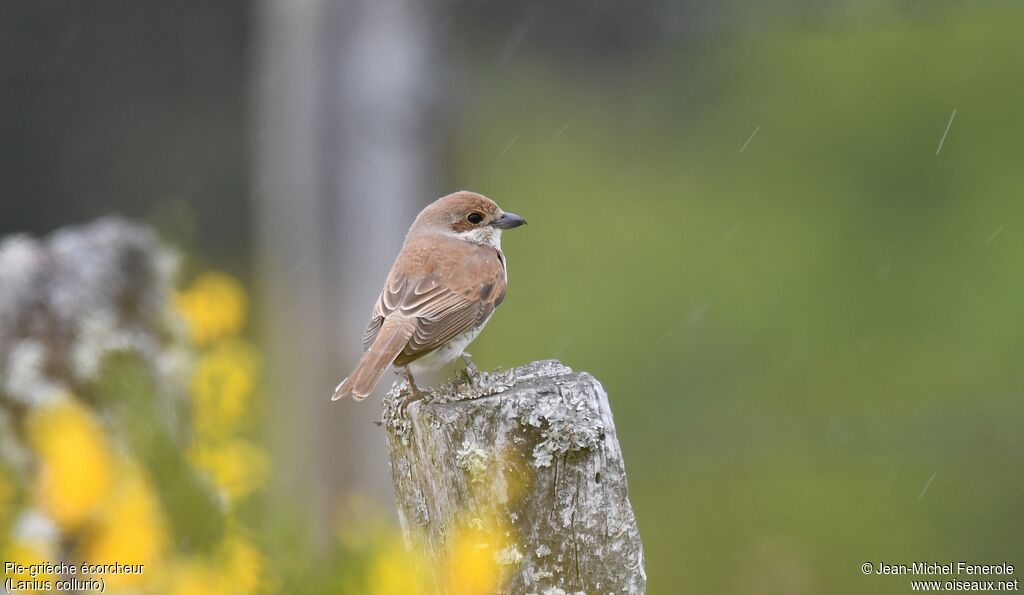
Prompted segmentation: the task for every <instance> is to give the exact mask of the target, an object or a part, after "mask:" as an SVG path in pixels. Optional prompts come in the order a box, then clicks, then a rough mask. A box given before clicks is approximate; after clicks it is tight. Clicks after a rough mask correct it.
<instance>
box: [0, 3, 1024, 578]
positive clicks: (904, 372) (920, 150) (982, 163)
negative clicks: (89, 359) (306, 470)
mask: <svg viewBox="0 0 1024 595" xmlns="http://www.w3.org/2000/svg"><path fill="white" fill-rule="evenodd" d="M595 7H596V8H595ZM5 10H7V12H8V13H9V14H8V15H7V17H8V20H7V21H6V22H5V26H6V27H8V28H10V27H14V26H15V25H16V23H18V21H14V20H11V18H12V17H11V14H10V13H17V12H18V10H14V9H5ZM196 10H199V9H198V8H197V9H196ZM211 10H212V9H211ZM218 11H219V12H218V15H214V16H212V17H209V19H210V22H213V23H221V24H224V23H225V22H226V23H228V24H231V27H235V26H236V25H237V23H238V22H239V21H236V20H235V19H241V21H240V22H242V23H243V24H244V23H246V22H247V21H245V19H244V17H242V16H237V15H236V13H235V12H232V11H238V14H240V15H244V14H246V13H245V7H244V6H241V5H239V6H234V7H232V8H231V10H229V9H227V8H223V7H222V8H221V9H218ZM220 13H224V14H220ZM225 14H226V15H227V16H224V15H225ZM175 15H176V17H177V18H181V19H183V20H184V22H186V23H188V22H190V21H189V19H190V18H191V17H189V16H188V15H182V14H178V13H175ZM430 18H433V19H436V26H437V27H444V29H443V34H442V35H441V39H442V42H441V45H442V50H443V53H442V58H441V60H447V61H448V62H447V68H448V72H449V74H448V75H447V76H449V77H450V78H448V79H446V81H447V83H448V84H449V85H450V86H449V87H448V88H447V89H446V95H445V99H444V100H443V101H442V103H444V104H445V105H446V108H447V110H448V113H449V116H448V118H449V119H448V120H447V125H446V126H447V128H448V131H449V132H448V133H447V134H446V135H445V136H444V138H443V142H442V141H441V140H438V151H442V150H443V151H445V161H446V166H445V167H446V169H445V170H444V172H443V175H442V180H441V181H440V182H439V184H438V186H437V188H434V189H430V191H429V192H426V191H425V193H424V196H423V197H422V200H423V201H424V202H425V201H427V200H430V199H432V198H434V197H436V196H438V195H440V194H442V193H445V192H447V191H450V190H454V189H458V188H467V189H473V190H477V191H480V192H483V193H485V194H487V195H489V196H491V197H493V198H494V199H495V200H497V201H498V202H499V204H501V205H502V206H503V207H504V208H505V209H507V210H510V211H514V212H516V213H520V214H522V215H524V216H526V217H527V218H528V219H529V221H530V225H529V227H527V228H526V229H525V230H524V231H521V232H516V233H514V234H512V233H510V234H507V235H506V238H505V242H504V244H505V245H504V248H505V251H506V254H507V256H508V260H509V267H510V288H509V292H508V298H507V300H506V302H505V303H504V305H503V307H502V308H501V310H500V312H499V313H498V315H497V316H495V318H494V319H493V321H492V322H491V323H490V325H489V326H488V330H487V332H486V333H484V334H483V335H482V336H481V337H480V339H478V341H477V342H476V343H475V344H474V347H473V349H472V351H473V354H474V356H475V357H476V359H477V363H478V365H480V366H481V367H486V368H493V367H497V366H511V365H516V364H520V363H524V362H527V361H530V360H535V359H541V358H549V357H555V358H560V359H562V360H563V361H565V362H566V363H567V364H568V365H570V366H572V367H573V368H575V369H580V370H586V371H589V372H591V373H593V374H594V375H595V376H596V377H597V378H598V379H600V380H601V381H602V382H603V383H604V385H605V387H606V388H607V390H608V392H609V395H610V397H611V402H612V407H613V411H614V413H615V416H616V425H617V429H618V433H619V438H620V441H621V444H622V448H623V451H624V454H625V457H626V465H627V471H628V474H629V478H630V495H631V500H632V503H633V505H634V508H635V510H636V514H637V517H638V521H639V524H640V529H641V535H642V536H643V540H644V545H645V552H646V557H647V573H648V576H649V579H650V582H649V592H650V593H652V594H668V593H722V594H726V593H737V594H739V593H743V594H761V593H764V594H789V595H798V594H802V593H808V594H810V593H830V594H835V595H841V594H859V593H866V592H872V593H904V592H908V591H909V590H910V587H909V584H908V579H907V577H877V576H870V577H865V576H863V575H861V573H860V569H859V568H860V565H861V563H862V562H865V561H872V562H878V561H884V562H892V563H910V562H913V561H938V562H946V561H957V560H965V561H968V562H973V563H1000V562H1009V563H1012V564H1015V565H1017V566H1018V567H1019V566H1020V564H1021V563H1024V539H1022V536H1024V521H1022V517H1021V514H1020V511H1021V506H1022V505H1024V473H1022V472H1024V468H1022V464H1021V461H1022V457H1024V432H1022V431H1021V429H1022V422H1024V399H1022V393H1024V349H1022V345H1024V343H1022V340H1021V339H1022V337H1024V308H1022V307H1021V304H1022V303H1024V275H1022V268H1024V234H1022V225H1024V224H1022V221H1024V201H1022V199H1024V177H1022V164H1024V116H1022V113H1021V107H1022V106H1024V35H1022V32H1024V29H1022V24H1024V6H1021V5H1020V4H1019V3H1016V2H994V1H993V2H975V3H969V4H968V3H958V2H926V1H920V2H902V1H897V0H893V1H876V2H868V3H863V2H853V1H849V2H838V1H837V2H826V3H801V2H788V3H786V2H773V3H759V4H743V3H726V4H721V5H717V4H715V3H712V2H696V1H692V2H687V3H684V4H680V5H675V6H672V7H667V6H666V4H665V3H657V2H653V3H650V6H648V5H647V4H645V5H643V6H642V7H635V8H630V7H623V6H616V5H612V4H610V3H598V4H596V5H591V4H587V5H583V4H575V3H569V4H567V5H565V6H558V7H550V6H547V5H546V4H544V3H540V2H537V3H533V2H527V3H522V4H521V5H514V6H513V5H502V6H497V5H496V4H495V3H486V2H466V3H461V2H449V3H441V4H439V5H438V6H437V7H436V11H435V12H434V13H433V14H432V16H431V17H430ZM225 19H226V20H225ZM114 20H116V17H115V18H114ZM204 22H205V21H204ZM229 28H230V27H229ZM237 29H238V30H239V31H240V32H238V33H237V35H236V36H235V37H228V38H226V39H227V40H228V41H229V42H230V43H232V44H234V45H232V47H237V48H240V49H238V52H237V56H241V58H239V60H240V61H242V62H244V56H245V55H246V54H245V52H244V50H245V48H246V39H247V37H246V33H245V32H244V31H245V27H244V26H237ZM235 55H236V54H231V56H235ZM18 59H21V58H20V57H19V58H18ZM7 60H8V61H10V60H12V57H11V56H10V55H9V56H8V58H7ZM233 60H234V58H230V56H229V59H226V61H225V65H223V66H222V67H223V68H224V69H225V71H227V70H230V69H231V65H232V64H234V62H233ZM193 78H194V77H193ZM204 80H205V79H204ZM193 84H200V83H196V82H195V81H193ZM244 91H245V86H244V84H243V83H241V82H240V83H239V84H238V87H237V88H234V87H232V88H230V89H227V90H223V93H224V94H225V96H226V97H232V96H233V95H232V93H242V92H244ZM8 101H11V99H10V98H9V99H8ZM154 102H155V103H157V104H158V103H159V98H157V99H155V100H154ZM214 103H216V102H214ZM189 105H191V106H192V107H193V108H195V109H196V111H197V112H201V113H203V114H206V115H204V116H203V117H202V118H198V120H196V121H198V122H200V123H201V122H204V121H207V120H209V121H211V122H212V121H217V122H221V123H223V121H222V120H220V119H218V118H217V116H216V113H215V112H214V110H212V109H210V110H206V111H204V109H205V108H202V105H204V104H202V103H201V102H193V103H190V104H189ZM197 106H198V107H197ZM232 113H234V112H232ZM211 114H213V115H211ZM37 117H38V118H45V117H46V115H45V114H43V115H39V116H37ZM62 117H66V116H62ZM154 117H155V116H154ZM231 117H232V118H237V121H235V124H234V126H235V128H231V129H230V130H229V132H228V133H227V138H228V139H229V140H231V141H232V142H227V143H226V145H225V147H224V148H223V154H214V155H212V156H210V157H209V158H210V159H213V160H214V162H216V163H224V164H226V171H228V172H230V174H231V175H230V176H228V177H227V178H226V179H218V178H216V177H214V178H213V179H214V180H215V181H216V183H215V184H214V189H212V190H211V189H210V188H209V187H208V186H203V185H200V186H196V185H195V184H192V185H178V186H175V185H174V184H169V186H168V187H170V188H172V190H171V191H173V192H174V193H175V196H176V198H175V200H174V201H168V200H166V194H164V192H165V191H166V190H167V189H166V188H159V187H157V188H152V189H151V190H146V191H143V190H139V191H138V192H136V193H135V194H132V195H129V194H127V193H126V194H124V195H123V196H122V197H120V198H117V194H118V193H117V192H116V191H115V192H114V193H113V194H114V196H115V197H114V198H111V199H110V200H109V202H108V203H101V204H99V205H96V206H95V208H93V206H89V207H85V208H79V207H74V210H73V212H74V217H79V216H81V217H85V216H91V215H93V214H98V213H99V212H102V211H104V210H109V209H111V208H113V209H118V210H121V211H123V212H127V213H128V214H133V215H137V216H141V217H148V218H149V219H150V220H151V221H155V222H156V223H157V224H160V225H162V226H163V228H164V229H165V230H167V229H169V231H168V237H170V238H172V239H174V240H175V241H177V242H179V243H180V244H181V245H183V246H185V247H186V248H187V249H188V250H191V251H193V252H194V253H196V254H198V255H201V256H200V258H202V259H205V261H207V262H213V263H215V264H218V265H219V266H222V267H225V268H228V269H229V270H232V271H234V272H236V273H238V274H240V275H242V276H243V278H244V279H250V277H251V276H252V275H253V274H254V273H253V271H251V270H250V269H249V266H250V265H249V261H248V260H247V258H248V256H247V255H248V254H249V252H250V248H249V247H248V246H249V242H250V241H251V234H252V233H253V231H252V230H251V229H250V228H247V227H245V226H244V225H240V224H239V223H238V222H239V221H243V222H244V221H245V219H246V217H244V216H242V217H237V216H236V215H235V214H236V213H247V212H248V209H249V207H247V206H246V196H245V192H244V191H241V190H239V191H234V190H233V189H236V188H243V187H244V186H245V184H246V179H245V176H247V175H249V176H251V175H253V172H252V171H250V168H251V166H248V165H245V154H244V147H245V143H246V142H247V141H246V139H247V138H248V137H247V136H246V134H244V126H245V121H244V118H241V117H237V116H231ZM7 118H8V120H10V119H11V116H10V114H9V115H8V117H7ZM204 118H205V119H204ZM36 125H37V124H34V123H33V124H31V125H30V127H34V126H36ZM130 125H131V124H130V123H129V124H126V126H130ZM25 129H26V130H27V129H28V128H25ZM111 134H113V135H115V137H116V135H117V134H118V133H116V132H114V133H111ZM171 136H174V135H173V134H172V135H171ZM54 142H55V141H54ZM3 144H4V145H6V146H5V147H4V152H5V154H12V153H17V152H19V151H20V150H21V148H22V147H21V145H20V144H15V143H14V142H13V141H12V140H10V137H7V140H4V141H3ZM940 148H941V150H940ZM189 151H191V148H190V147H188V145H186V148H184V149H181V153H180V154H179V153H175V154H174V155H175V156H173V157H169V158H167V159H166V160H165V162H164V165H166V166H167V167H165V168H164V169H163V170H161V173H160V175H159V176H154V177H151V178H150V179H156V178H159V177H160V176H166V175H168V174H167V172H176V175H184V173H185V170H186V169H187V168H188V164H189V162H188V160H187V159H186V158H184V157H182V155H184V154H185V153H188V152H189ZM204 158H206V157H204ZM176 159H177V160H178V161H176ZM181 159H185V160H184V161H180V160H181ZM168 163H169V164H170V165H167V164H168ZM37 165H38V166H39V167H40V168H41V169H47V168H46V167H45V165H39V164H37ZM107 167H108V168H109V169H110V170H111V171H117V172H121V173H124V172H125V171H129V172H131V171H134V164H128V165H119V164H112V165H108V166H107ZM176 167H177V168H179V169H175V168H176ZM133 175H134V174H133ZM140 175H141V174H140ZM3 176H4V179H5V180H6V181H7V182H6V184H7V187H8V189H11V188H14V187H16V185H15V184H14V183H13V182H11V180H12V179H13V178H15V177H16V176H15V172H12V171H7V172H5V173H4V174H3ZM160 179H163V178H160ZM168 179H175V178H174V177H173V176H172V177H170V178H168ZM22 182H24V180H21V182H19V183H22ZM146 187H147V186H146V184H145V183H140V184H139V185H138V188H146ZM190 188H193V189H192V190H190ZM225 188H226V189H228V191H225V190H224V189H225ZM0 190H2V189H0ZM146 192H150V194H148V195H147V194H146ZM5 194H7V195H8V196H15V200H19V201H21V203H20V204H19V206H18V209H20V210H19V211H18V213H19V216H18V217H15V218H11V217H4V220H3V228H4V231H5V232H9V231H20V230H25V229H33V230H37V231H41V230H45V229H49V228H52V227H54V226H56V225H60V224H64V223H69V222H71V221H69V220H67V218H66V217H64V216H63V215H62V213H63V212H64V211H62V210H61V209H59V208H58V209H53V208H47V209H46V212H45V213H44V212H43V210H42V209H41V208H40V205H39V204H34V205H33V204H28V203H26V202H24V199H25V198H26V197H27V196H28V191H25V192H23V193H22V194H20V195H18V194H16V193H15V194H13V195H12V194H11V193H10V192H5ZM66 195H67V193H66V189H65V190H60V189H55V190H54V193H53V196H54V198H53V199H52V200H53V201H54V203H55V204H63V203H61V202H60V201H61V200H68V199H62V198H59V197H60V196H66ZM143 198H145V200H143ZM7 200H9V199H5V202H6V201H7ZM367 200H372V198H367ZM136 201H137V202H136ZM190 204H191V205H192V206H191V207H190V206H188V205H190ZM168 205H172V206H168ZM173 205H179V206H173ZM180 205H185V206H183V207H182V206H180ZM197 205H198V206H197ZM203 205H206V206H203ZM209 205H217V206H216V207H213V206H209ZM68 208H69V209H71V208H72V207H68ZM176 209H180V211H181V212H184V213H186V215H180V216H179V215H174V216H173V217H170V218H168V217H164V216H163V215H161V214H166V213H169V212H170V213H178V212H179V211H178V210H176ZM93 211H96V213H94V212H93ZM168 220H172V221H175V222H179V223H176V224H175V225H170V226H169V227H168V225H166V222H167V221H168ZM181 221H186V222H187V224H180V222H181ZM225 224H226V225H227V226H228V227H227V229H228V230H231V232H232V233H230V234H227V235H225V234H220V233H217V232H216V230H218V229H221V226H222V225H225ZM404 225H405V224H404V223H403V226H404ZM236 226H237V227H238V229H237V230H236V229H235V227H236ZM183 229H184V230H185V231H182V230H183ZM387 258H390V256H388V257H387ZM257 299H258V298H257ZM368 306H369V303H367V304H366V307H363V305H362V304H361V303H360V304H357V305H355V306H353V307H355V308H356V309H357V310H359V311H362V310H366V309H368ZM269 398H271V399H273V398H275V397H274V395H270V396H269ZM371 406H372V405H371ZM382 464H383V463H382ZM356 491H358V486H357V489H356ZM295 497H297V498H298V497H301V496H295ZM295 506H296V507H301V504H295ZM259 514H261V515H265V516H268V517H274V516H275V514H277V512H276V511H275V510H274V509H273V508H272V507H271V505H268V506H267V507H266V508H264V509H263V510H262V511H261V512H260V513H259ZM281 514H284V513H283V512H282V513H281ZM385 516H386V514H385ZM273 524H274V523H269V525H273ZM294 531H296V532H301V531H299V530H294ZM266 539H267V540H268V541H274V540H275V539H276V538H275V539H272V538H270V537H267V538H266ZM335 547H337V548H340V549H338V550H332V551H335V553H334V554H331V555H334V556H337V558H334V559H335V560H338V561H339V562H338V566H345V567H346V568H348V569H351V568H353V567H355V566H358V561H359V559H360V558H359V557H358V556H353V555H352V554H351V553H346V552H345V551H344V548H343V547H341V546H335ZM296 564H299V563H298V562H296ZM346 565H347V566H346ZM345 572H348V570H346V571H345ZM302 574H303V573H302V571H298V570H297V571H295V578H294V582H291V583H289V582H288V581H287V580H285V582H284V584H286V585H290V587H289V589H292V590H294V591H297V590H298V589H300V588H301V584H302V583H303V579H302V578H300V577H301V575H302ZM342 574H344V573H342ZM1018 575H1019V571H1018ZM319 578H320V579H321V580H323V581H325V582H326V583H327V585H331V586H337V585H341V584H345V583H344V581H342V580H341V579H338V580H339V581H340V582H332V581H333V579H331V578H330V577H324V576H322V575H321V576H320V577H319ZM1017 578H1019V576H1018V577H1017ZM306 588H308V589H309V590H310V592H320V590H321V589H327V588H328V586H324V584H323V583H315V584H314V583H310V584H309V585H307V586H306ZM339 588H340V587H339Z"/></svg>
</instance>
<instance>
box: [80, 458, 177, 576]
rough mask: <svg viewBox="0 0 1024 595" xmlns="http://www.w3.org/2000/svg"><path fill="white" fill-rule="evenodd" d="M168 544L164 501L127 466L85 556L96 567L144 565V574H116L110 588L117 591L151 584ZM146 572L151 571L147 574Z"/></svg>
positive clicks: (90, 536)
mask: <svg viewBox="0 0 1024 595" xmlns="http://www.w3.org/2000/svg"><path fill="white" fill-rule="evenodd" d="M167 543H168V535H167V526H166V524H165V521H164V517H163V514H162V511H161V509H160V501H159V499H158V498H157V495H156V494H155V493H154V491H153V488H152V486H151V485H150V484H149V483H148V481H147V480H146V478H145V477H144V476H143V475H142V474H141V472H140V471H139V470H138V469H137V468H135V467H134V466H126V467H125V472H124V473H123V474H122V476H121V478H120V481H119V482H118V485H117V487H116V488H115V489H114V491H113V494H112V495H111V497H110V499H109V501H108V502H107V503H106V504H105V505H104V507H103V510H102V512H101V513H100V514H99V516H98V518H97V522H96V525H95V527H94V528H93V530H92V531H91V532H89V533H88V534H87V536H86V539H85V542H84V543H83V545H82V548H81V552H82V555H83V558H84V560H85V561H88V562H90V563H94V564H109V563H110V562H113V561H116V562H118V563H121V564H144V565H145V569H144V571H143V573H142V574H112V575H109V576H108V577H107V579H106V580H107V584H108V586H110V587H111V588H113V589H115V590H117V589H120V588H124V587H138V586H139V585H141V584H145V583H147V582H149V581H148V580H147V578H148V577H151V576H152V573H153V571H154V570H156V567H157V562H158V560H159V559H160V558H161V556H162V555H163V553H164V551H165V549H166V547H167ZM146 570H149V572H148V573H147V572H146Z"/></svg>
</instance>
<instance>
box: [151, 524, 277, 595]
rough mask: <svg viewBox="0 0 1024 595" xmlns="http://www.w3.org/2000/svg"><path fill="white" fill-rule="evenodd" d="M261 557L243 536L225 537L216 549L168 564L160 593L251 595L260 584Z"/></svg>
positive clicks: (178, 594) (172, 594)
mask: <svg viewBox="0 0 1024 595" xmlns="http://www.w3.org/2000/svg"><path fill="white" fill-rule="evenodd" d="M263 568H264V561H263V556H262V555H261V554H260V553H259V552H258V551H257V550H256V548H255V547H253V546H252V544H250V543H249V542H248V540H246V539H245V538H244V537H242V536H241V535H239V534H237V533H232V534H229V535H228V537H227V538H225V540H224V543H223V544H221V545H220V546H219V547H218V548H217V550H216V551H215V552H214V553H213V554H212V555H208V556H204V557H202V558H199V557H193V558H183V559H180V560H178V561H176V562H174V563H172V565H171V568H170V569H169V570H168V572H167V573H165V574H163V576H165V577H166V579H167V583H166V585H165V588H164V589H161V592H162V593H166V594H167V595H207V594H209V595H251V594H252V593H256V592H257V591H258V590H259V589H260V587H261V586H262V585H263V572H264V571H263Z"/></svg>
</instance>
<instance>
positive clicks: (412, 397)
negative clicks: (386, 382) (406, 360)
mask: <svg viewBox="0 0 1024 595" xmlns="http://www.w3.org/2000/svg"><path fill="white" fill-rule="evenodd" d="M401 374H402V376H404V377H405V381H406V382H408V383H409V394H408V395H406V396H405V398H403V399H402V402H401V403H399V404H398V413H399V415H400V416H401V417H402V418H404V419H409V414H408V411H407V410H408V409H409V405H411V404H413V403H414V402H416V401H419V400H420V399H422V398H423V397H425V396H427V394H426V393H425V392H423V391H422V390H420V389H419V387H418V386H416V381H414V380H413V379H412V372H410V371H409V369H408V368H403V369H402V372H401Z"/></svg>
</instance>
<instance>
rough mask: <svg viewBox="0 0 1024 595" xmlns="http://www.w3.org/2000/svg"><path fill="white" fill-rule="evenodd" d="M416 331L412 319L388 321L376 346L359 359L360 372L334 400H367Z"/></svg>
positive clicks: (355, 372) (344, 383) (340, 387)
mask: <svg viewBox="0 0 1024 595" xmlns="http://www.w3.org/2000/svg"><path fill="white" fill-rule="evenodd" d="M414 330H415V323H414V322H413V321H412V320H410V319H408V318H398V317H395V318H393V319H388V320H385V321H384V325H383V326H382V327H381V329H380V331H378V332H377V338H376V339H374V341H373V345H370V349H368V350H367V351H366V353H364V354H363V357H362V358H360V359H359V363H358V364H356V369H355V370H353V371H352V373H351V374H349V375H348V378H346V379H344V380H342V381H341V384H339V385H338V388H336V389H335V390H334V396H333V397H331V400H332V401H337V400H338V399H343V398H345V397H347V396H348V395H352V398H353V399H355V400H357V401H362V400H363V399H365V398H366V396H367V395H369V394H370V392H372V391H373V387H374V386H377V382H378V381H379V380H380V377H381V376H383V375H384V371H385V370H387V369H388V366H389V365H391V362H393V361H395V358H396V357H398V354H399V353H401V352H402V349H404V348H405V346H406V344H408V343H409V338H410V337H412V333H413V331H414Z"/></svg>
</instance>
